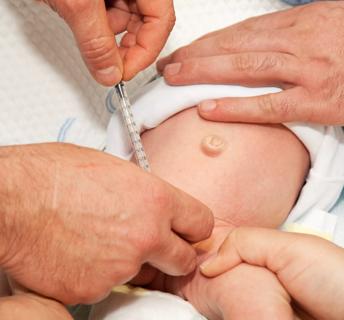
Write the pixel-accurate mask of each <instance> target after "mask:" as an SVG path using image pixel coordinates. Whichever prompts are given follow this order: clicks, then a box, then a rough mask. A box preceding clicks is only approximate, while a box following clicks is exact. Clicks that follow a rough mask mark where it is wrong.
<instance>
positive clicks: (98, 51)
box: [42, 0, 175, 86]
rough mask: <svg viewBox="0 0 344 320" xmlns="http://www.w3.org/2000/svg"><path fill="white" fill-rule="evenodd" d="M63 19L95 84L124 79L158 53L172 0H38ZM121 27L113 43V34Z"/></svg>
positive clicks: (167, 29) (169, 27)
mask: <svg viewBox="0 0 344 320" xmlns="http://www.w3.org/2000/svg"><path fill="white" fill-rule="evenodd" d="M42 1H44V2H45V3H47V4H48V5H50V7H51V8H53V9H54V10H55V11H57V12H58V14H59V15H60V16H61V17H62V18H63V19H64V20H65V21H66V22H67V24H68V25H69V27H70V28H71V30H72V32H73V33H74V36H75V38H76V41H77V44H78V46H79V48H80V52H81V54H82V57H83V58H84V60H85V62H86V65H87V67H88V69H89V71H90V72H91V74H92V75H93V77H94V78H95V79H96V80H97V81H98V82H99V83H101V84H104V85H108V86H110V85H114V84H115V83H117V82H119V81H120V80H121V79H122V78H123V80H130V79H131V78H132V77H133V76H135V74H136V73H138V72H139V71H141V70H143V69H144V68H146V67H147V66H149V65H150V64H151V63H152V62H153V61H154V60H155V58H156V57H157V56H158V54H159V53H160V51H161V49H162V47H163V46H164V44H165V42H166V40H167V37H168V35H169V33H170V31H171V30H172V28H173V25H174V22H175V15H174V9H173V0H163V1H161V0H136V1H132V0H78V1H76V0H42ZM122 32H126V34H125V35H124V37H123V38H122V41H121V43H120V46H119V47H118V46H117V44H116V42H115V38H114V34H119V33H122Z"/></svg>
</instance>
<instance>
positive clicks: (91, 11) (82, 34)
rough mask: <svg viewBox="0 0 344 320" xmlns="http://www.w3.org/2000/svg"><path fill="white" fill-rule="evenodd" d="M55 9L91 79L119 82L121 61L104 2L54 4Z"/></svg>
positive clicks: (111, 82) (57, 2)
mask: <svg viewBox="0 0 344 320" xmlns="http://www.w3.org/2000/svg"><path fill="white" fill-rule="evenodd" d="M55 7H56V10H57V12H58V13H59V14H60V16H61V17H62V18H63V19H64V20H65V21H66V22H67V24H68V25H69V27H70V28H71V30H72V32H73V33H74V36H75V39H76V41H77V44H78V46H79V49H80V52H81V55H82V57H83V59H84V60H85V63H86V65H87V67H88V69H89V70H90V72H91V74H92V75H93V77H94V78H95V79H96V80H97V81H98V82H99V83H101V84H103V85H108V86H110V85H114V84H116V83H117V82H119V81H120V80H121V79H122V73H123V66H122V60H121V57H120V55H119V51H118V48H117V45H116V41H115V38H114V35H113V33H112V31H111V28H110V25H109V23H108V19H107V14H106V8H105V3H104V1H92V0H88V1H87V0H83V1H56V5H55Z"/></svg>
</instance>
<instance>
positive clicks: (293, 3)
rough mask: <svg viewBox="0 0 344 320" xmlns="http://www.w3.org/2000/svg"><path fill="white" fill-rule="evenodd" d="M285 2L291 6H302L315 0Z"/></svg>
mask: <svg viewBox="0 0 344 320" xmlns="http://www.w3.org/2000/svg"><path fill="white" fill-rule="evenodd" d="M283 1H284V2H286V3H288V4H291V5H300V4H306V3H311V2H313V0H283Z"/></svg>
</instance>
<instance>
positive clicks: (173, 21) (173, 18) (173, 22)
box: [168, 11, 177, 31]
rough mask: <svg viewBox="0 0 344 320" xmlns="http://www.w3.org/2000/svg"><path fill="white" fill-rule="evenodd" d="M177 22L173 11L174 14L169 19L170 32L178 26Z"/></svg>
mask: <svg viewBox="0 0 344 320" xmlns="http://www.w3.org/2000/svg"><path fill="white" fill-rule="evenodd" d="M176 21H177V17H176V14H175V12H174V11H173V12H172V14H171V15H170V16H169V18H168V28H169V31H171V30H172V29H173V27H174V25H175V24H176Z"/></svg>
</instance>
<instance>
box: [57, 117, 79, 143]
mask: <svg viewBox="0 0 344 320" xmlns="http://www.w3.org/2000/svg"><path fill="white" fill-rule="evenodd" d="M75 120H76V118H67V119H66V121H65V122H64V124H63V125H62V127H61V129H60V131H59V134H58V135H57V141H58V142H64V141H65V139H66V134H67V131H68V130H69V128H70V127H71V126H72V124H73V123H74V121H75Z"/></svg>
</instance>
